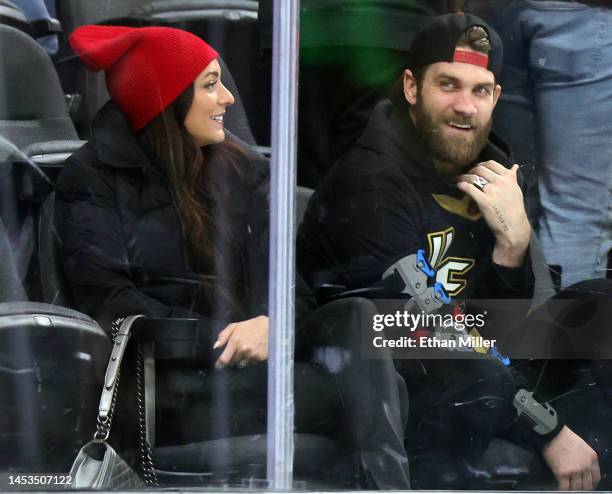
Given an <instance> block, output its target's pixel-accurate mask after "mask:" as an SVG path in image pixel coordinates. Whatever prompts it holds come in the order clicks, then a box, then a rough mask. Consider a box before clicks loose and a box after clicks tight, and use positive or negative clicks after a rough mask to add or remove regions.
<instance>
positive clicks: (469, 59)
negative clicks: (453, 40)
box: [453, 49, 489, 69]
mask: <svg viewBox="0 0 612 494" xmlns="http://www.w3.org/2000/svg"><path fill="white" fill-rule="evenodd" d="M453 62H461V63H469V64H472V65H477V66H478V67H482V68H484V69H487V68H488V67H489V56H488V55H485V54H484V53H478V52H475V51H467V50H460V49H456V50H455V53H454V55H453Z"/></svg>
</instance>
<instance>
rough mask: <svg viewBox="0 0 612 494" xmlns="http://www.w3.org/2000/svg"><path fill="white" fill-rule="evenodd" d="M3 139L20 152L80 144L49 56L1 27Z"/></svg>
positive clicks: (18, 33)
mask: <svg viewBox="0 0 612 494" xmlns="http://www.w3.org/2000/svg"><path fill="white" fill-rule="evenodd" d="M0 78H1V79H2V83H1V84H0V135H1V136H3V137H4V138H5V139H8V140H9V141H11V142H12V143H13V144H15V146H17V147H18V148H19V149H23V148H25V147H26V146H28V145H30V144H33V143H37V142H43V141H53V140H77V139H78V135H77V133H76V130H75V128H74V125H73V123H72V121H71V120H70V117H69V115H68V110H67V108H66V101H65V98H64V93H63V91H62V87H61V85H60V82H59V79H58V77H57V73H56V72H55V68H54V67H53V63H52V62H51V59H50V58H49V55H48V54H47V53H46V52H45V50H43V48H41V47H40V46H39V45H38V43H36V42H35V41H34V40H33V39H32V38H31V37H30V36H28V35H27V34H25V33H23V32H22V31H19V30H18V29H15V28H13V27H10V26H6V25H0Z"/></svg>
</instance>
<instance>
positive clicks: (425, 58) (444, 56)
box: [408, 12, 504, 78]
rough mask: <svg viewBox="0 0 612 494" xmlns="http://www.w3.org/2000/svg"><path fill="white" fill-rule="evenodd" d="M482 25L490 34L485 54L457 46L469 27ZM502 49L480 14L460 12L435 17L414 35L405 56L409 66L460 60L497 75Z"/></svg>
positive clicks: (501, 59) (502, 54)
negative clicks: (407, 53)
mask: <svg viewBox="0 0 612 494" xmlns="http://www.w3.org/2000/svg"><path fill="white" fill-rule="evenodd" d="M474 26H480V27H482V28H483V29H484V30H485V31H486V32H487V34H488V36H489V42H490V43H491V50H490V51H489V53H488V55H486V54H484V53H478V52H472V51H467V50H462V49H461V48H459V49H456V45H457V42H458V41H459V38H460V37H461V36H462V35H463V33H465V32H466V31H467V30H468V29H469V28H471V27H474ZM503 58H504V48H503V44H502V40H501V38H500V37H499V35H498V34H497V33H496V32H495V31H494V30H493V28H492V27H490V26H489V25H488V24H487V23H486V22H485V21H483V20H482V19H481V18H480V17H476V16H475V15H471V14H465V13H463V12H459V13H456V14H446V15H441V16H439V17H435V18H434V19H432V20H431V21H429V22H428V23H427V24H426V25H425V26H424V27H423V29H421V31H419V33H418V34H417V35H416V37H415V38H414V41H413V42H412V46H411V47H410V52H409V55H408V66H409V67H410V68H417V67H424V66H426V65H431V64H433V63H438V62H463V63H471V64H472V65H477V66H479V67H484V68H485V69H487V70H490V71H491V72H493V74H495V77H496V78H497V77H498V76H499V73H500V71H501V68H502V63H503Z"/></svg>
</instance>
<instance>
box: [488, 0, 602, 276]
mask: <svg viewBox="0 0 612 494" xmlns="http://www.w3.org/2000/svg"><path fill="white" fill-rule="evenodd" d="M498 24H499V27H500V34H501V35H502V37H503V39H504V49H505V52H506V57H505V64H506V66H507V70H506V72H505V73H506V79H507V76H508V75H510V76H511V77H512V79H511V80H509V81H507V82H510V85H509V86H510V88H511V89H512V90H511V92H510V94H509V95H507V96H508V97H506V100H505V103H504V104H502V105H500V106H501V108H500V109H499V112H498V114H497V115H496V118H498V119H499V120H500V121H501V122H499V123H498V124H496V126H497V127H498V128H499V127H500V126H501V127H502V128H503V131H504V132H505V137H506V138H508V140H510V142H511V143H512V141H515V144H518V148H519V151H523V152H525V151H527V152H529V145H528V144H527V143H526V141H527V140H529V139H530V140H532V141H533V140H535V141H536V142H535V147H534V148H533V150H534V154H535V162H536V165H535V166H536V169H537V174H538V177H539V184H538V191H539V196H540V208H541V209H540V215H539V235H540V238H541V240H542V246H543V248H544V253H545V255H546V259H547V262H548V264H550V265H560V266H561V268H562V277H561V286H562V287H567V286H569V285H572V284H573V283H576V282H578V281H581V280H586V279H591V278H602V277H605V275H606V268H607V254H608V252H609V251H610V249H611V248H612V201H611V197H612V9H609V8H595V7H589V6H586V5H583V4H580V3H577V2H572V1H567V2H564V1H554V0H540V1H537V0H523V1H518V2H516V3H512V4H511V5H510V6H509V7H508V8H507V9H506V10H505V11H504V13H503V14H502V17H501V19H500V22H499V23H498ZM521 73H522V74H525V75H526V76H527V79H526V81H527V82H528V84H527V85H528V87H529V88H530V94H529V95H528V97H527V98H525V97H524V95H521V94H520V91H518V90H516V89H517V88H516V84H515V83H516V80H517V78H518V77H517V74H521ZM504 82H505V81H504V80H503V78H502V86H504ZM502 94H503V92H502ZM530 98H531V99H532V101H533V103H534V105H535V106H534V112H535V113H534V120H533V122H529V121H524V122H522V123H519V122H517V121H516V120H514V119H513V116H516V115H517V108H516V107H515V108H513V109H512V108H511V107H512V104H513V102H514V103H516V102H519V103H524V102H525V101H528V100H529V99H530ZM512 112H513V113H512ZM519 112H520V110H519ZM523 115H524V112H523ZM511 119H513V120H514V121H512V120H511ZM523 123H526V124H527V126H525V125H523ZM529 124H532V129H533V131H535V132H532V133H531V135H530V136H526V135H525V130H524V129H525V128H528V127H529ZM530 132H531V131H530ZM519 157H520V152H519Z"/></svg>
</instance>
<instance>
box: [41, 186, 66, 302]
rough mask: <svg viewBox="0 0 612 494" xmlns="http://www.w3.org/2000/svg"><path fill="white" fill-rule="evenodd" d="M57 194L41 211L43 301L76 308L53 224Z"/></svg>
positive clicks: (53, 195)
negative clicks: (63, 267)
mask: <svg viewBox="0 0 612 494" xmlns="http://www.w3.org/2000/svg"><path fill="white" fill-rule="evenodd" d="M54 207H55V193H52V194H50V195H49V197H47V199H46V200H45V202H44V203H43V205H42V208H41V210H40V221H39V236H38V243H39V248H40V250H39V258H40V276H41V280H42V294H43V300H44V301H45V302H47V303H50V304H58V305H64V306H67V307H73V306H74V298H73V296H72V292H71V290H70V286H69V285H68V281H67V280H66V278H65V277H64V272H63V269H62V260H61V258H60V253H59V242H60V239H59V236H58V235H57V232H56V230H55V226H54V224H53V208H54Z"/></svg>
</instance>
